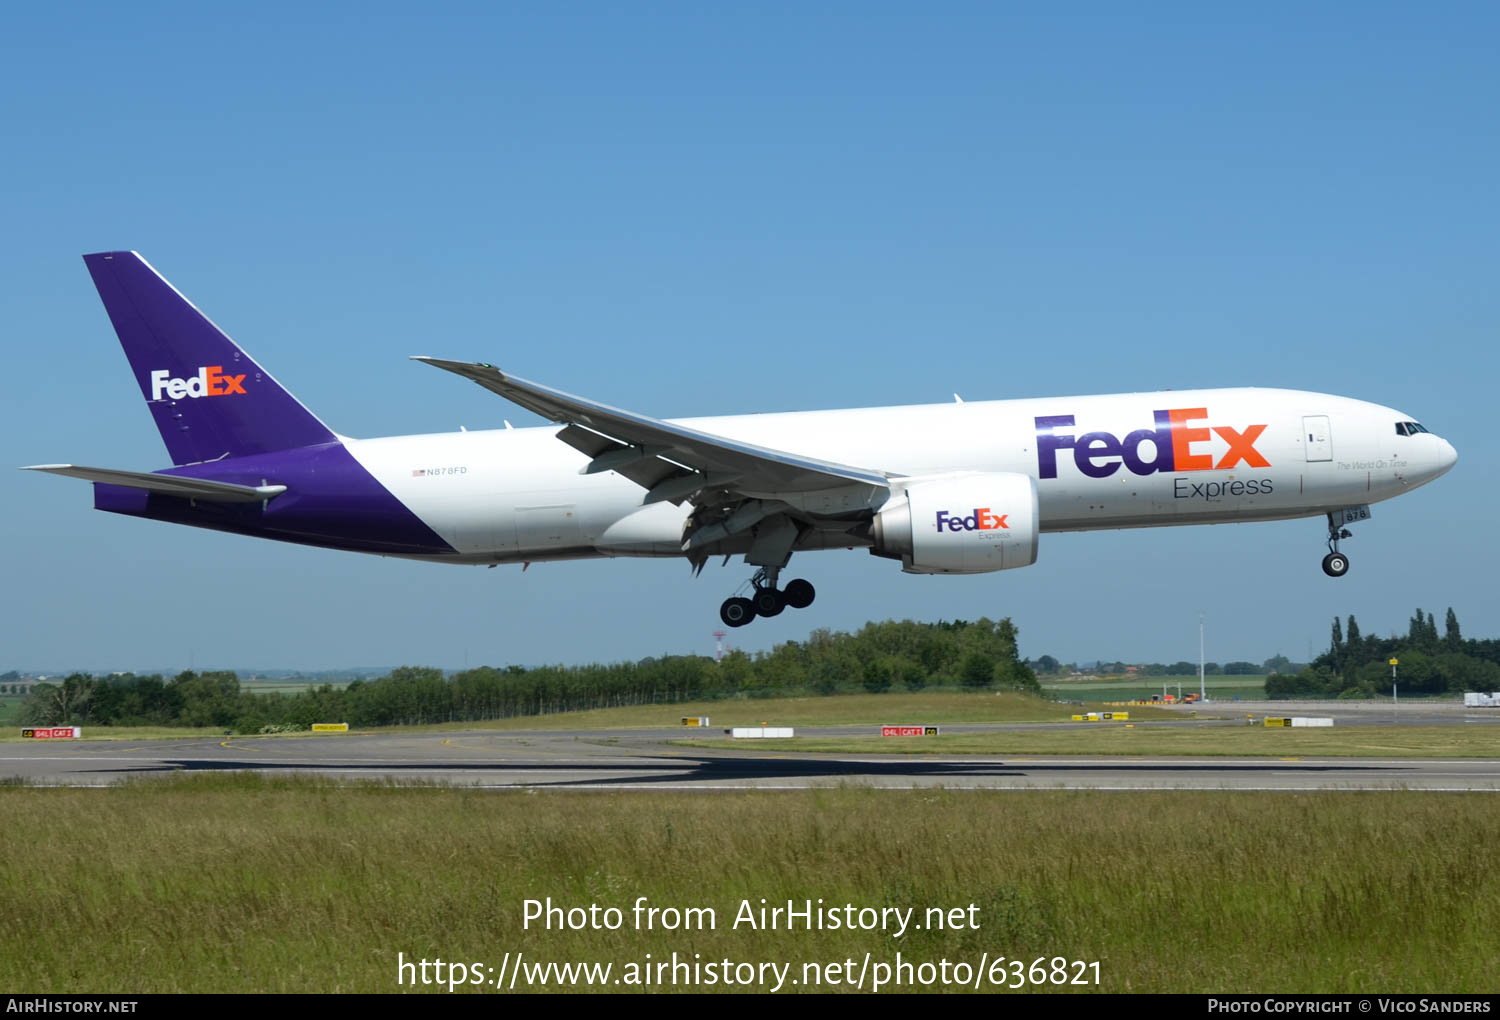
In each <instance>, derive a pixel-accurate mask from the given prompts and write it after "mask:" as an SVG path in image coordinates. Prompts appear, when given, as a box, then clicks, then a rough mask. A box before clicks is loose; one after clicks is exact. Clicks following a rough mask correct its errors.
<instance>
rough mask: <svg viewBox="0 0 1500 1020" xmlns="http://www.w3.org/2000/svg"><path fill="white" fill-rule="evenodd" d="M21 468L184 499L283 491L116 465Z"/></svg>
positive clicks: (252, 499)
mask: <svg viewBox="0 0 1500 1020" xmlns="http://www.w3.org/2000/svg"><path fill="white" fill-rule="evenodd" d="M21 470H22V471H46V472H47V473H48V474H54V475H66V476H67V477H69V478H82V479H84V480H85V481H89V482H104V483H105V484H107V485H123V486H125V487H126V488H129V489H145V490H146V491H147V492H159V493H162V494H163V495H167V496H179V497H182V498H184V499H200V500H203V501H204V502H208V503H259V502H260V501H261V500H265V499H270V498H271V497H272V496H279V495H281V494H282V493H283V492H285V491H286V486H285V485H235V484H233V483H231V482H211V481H208V480H207V479H204V478H185V477H183V476H181V475H158V474H153V473H152V472H149V471H121V470H119V469H117V468H97V467H84V466H83V465H81V464H31V465H29V466H27V467H23V468H22V469H21Z"/></svg>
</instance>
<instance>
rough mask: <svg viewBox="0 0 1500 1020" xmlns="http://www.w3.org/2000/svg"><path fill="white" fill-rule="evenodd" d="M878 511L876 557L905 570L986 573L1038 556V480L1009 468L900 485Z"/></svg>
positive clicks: (873, 531)
mask: <svg viewBox="0 0 1500 1020" xmlns="http://www.w3.org/2000/svg"><path fill="white" fill-rule="evenodd" d="M896 497H897V498H895V499H893V500H891V501H890V502H889V503H887V504H886V505H885V506H884V507H882V508H881V510H880V512H879V513H877V514H876V515H875V519H874V521H873V522H872V524H871V529H870V537H871V539H872V540H873V542H874V547H873V548H872V549H871V550H870V551H871V552H872V553H874V554H875V555H876V556H885V557H887V558H889V559H893V560H900V561H901V569H902V570H904V571H906V572H907V573H908V574H983V573H988V572H990V571H993V570H1011V569H1013V568H1015V567H1029V566H1031V564H1033V563H1035V562H1036V547H1037V539H1038V537H1039V533H1040V522H1039V520H1038V515H1037V491H1036V479H1035V478H1032V477H1031V476H1030V475H1023V474H1017V473H1014V472H996V473H985V474H962V475H945V476H940V477H937V478H930V479H921V480H913V481H911V482H908V483H905V485H904V488H900V489H897V491H896Z"/></svg>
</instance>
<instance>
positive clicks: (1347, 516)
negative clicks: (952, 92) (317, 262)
mask: <svg viewBox="0 0 1500 1020" xmlns="http://www.w3.org/2000/svg"><path fill="white" fill-rule="evenodd" d="M84 262H85V263H86V264H87V265H88V269H89V273H90V274H91V275H92V276H93V278H94V285H95V286H96V287H97V288H98V290H99V296H100V298H102V299H103V301H104V307H105V310H106V311H108V313H109V317H110V321H111V322H112V323H113V324H114V327H115V332H116V333H117V334H118V335H119V338H120V344H121V346H122V347H123V348H124V349H125V356H126V358H127V359H128V360H129V362H130V367H131V369H132V370H133V371H134V372H135V377H136V383H137V384H138V385H139V386H140V388H141V395H142V397H144V398H145V400H146V405H147V406H148V407H149V408H150V409H151V414H152V416H153V417H154V418H155V419H156V426H157V428H158V429H159V430H160V432H161V436H162V440H163V441H164V442H165V443H166V444H167V452H168V454H169V455H170V456H171V458H172V463H173V464H174V465H175V466H174V467H171V468H166V469H163V470H160V471H154V472H139V471H124V470H116V469H109V468H94V467H83V466H80V465H74V464H41V465H36V466H34V467H33V468H30V470H37V471H50V472H52V473H54V474H61V475H69V476H71V477H75V478H83V479H87V480H88V481H91V482H93V483H94V505H95V507H96V508H98V509H100V510H108V511H110V512H112V513H120V514H129V515H132V516H136V517H149V518H152V519H155V520H161V521H170V522H172V523H176V524H190V525H194V526H197V527H202V528H214V529H217V530H219V531H232V532H238V533H240V534H245V535H252V536H255V537H258V538H274V539H279V540H281V541H286V542H300V543H303V544H307V545H319V546H328V547H331V548H336V549H349V550H353V551H356V552H366V553H379V554H381V555H386V556H404V557H410V558H416V559H426V560H434V561H437V562H444V563H462V564H486V565H490V566H493V565H495V564H499V563H524V562H532V561H541V560H560V559H580V558H587V557H599V556H674V557H682V558H684V559H686V560H687V561H688V562H689V563H690V564H692V566H693V568H694V570H695V571H697V570H701V568H702V566H703V564H704V563H705V562H706V561H707V560H708V559H709V558H710V557H713V556H725V557H726V558H727V557H729V556H733V555H743V556H744V557H745V561H746V562H747V563H748V564H750V565H751V566H754V567H756V568H758V569H757V571H756V573H755V576H754V578H752V587H753V592H752V594H751V597H750V598H730V599H727V600H725V601H724V603H723V605H722V606H721V608H720V616H721V618H722V619H723V620H724V622H725V623H727V624H729V625H731V626H741V625H743V624H746V623H748V622H750V621H751V620H752V619H754V618H755V617H756V616H758V615H759V616H775V615H776V614H778V613H780V612H781V611H782V610H783V609H785V608H786V607H788V606H791V607H794V608H802V607H804V606H807V605H809V604H810V603H811V602H812V600H813V587H812V585H811V584H809V583H807V582H806V581H803V580H794V581H791V582H789V583H787V584H786V586H785V587H784V588H783V587H781V586H780V584H779V578H780V573H781V570H782V569H783V568H784V567H785V566H786V564H787V562H788V561H789V560H790V558H791V555H792V553H794V552H800V551H807V550H813V549H842V548H853V547H860V548H865V549H868V550H869V551H870V552H871V553H873V554H875V555H877V556H885V557H889V558H892V559H897V560H900V561H901V564H902V568H903V569H904V570H905V571H906V572H908V573H918V574H951V573H982V572H987V571H995V570H1006V569H1010V568H1013V567H1023V566H1028V565H1030V564H1032V563H1034V562H1035V561H1036V557H1037V543H1038V539H1039V536H1040V534H1041V533H1042V532H1044V531H1049V532H1050V531H1083V530H1093V529H1100V528H1136V527H1155V526H1161V525H1174V524H1216V523H1224V522H1230V521H1264V520H1277V519H1283V518H1290V517H1324V518H1326V520H1327V526H1328V539H1327V540H1328V547H1329V552H1328V555H1327V556H1325V557H1324V559H1323V570H1324V572H1325V573H1327V574H1328V575H1329V576H1332V577H1338V576H1342V575H1343V574H1344V573H1345V572H1346V571H1347V570H1348V563H1349V561H1348V559H1347V557H1345V556H1344V555H1343V554H1342V553H1341V552H1339V549H1338V545H1339V540H1340V539H1342V538H1348V537H1349V532H1348V531H1347V530H1346V525H1348V524H1349V523H1352V522H1354V521H1357V520H1363V519H1365V518H1367V517H1369V515H1370V510H1369V506H1370V504H1372V503H1376V502H1379V501H1380V500H1383V499H1389V498H1391V497H1392V496H1398V495H1400V494H1402V493H1404V492H1406V491H1408V490H1410V489H1413V488H1415V487H1417V486H1419V485H1423V484H1425V483H1427V482H1429V481H1431V480H1433V479H1434V478H1437V477H1438V476H1439V475H1442V474H1443V473H1444V472H1446V471H1447V470H1448V469H1449V468H1451V467H1452V466H1453V464H1454V463H1455V461H1456V460H1457V454H1456V453H1455V452H1454V450H1453V447H1452V446H1450V445H1449V444H1448V443H1447V442H1446V441H1445V440H1443V439H1440V438H1439V437H1437V436H1436V435H1433V434H1432V433H1430V432H1428V431H1427V429H1425V428H1424V427H1423V426H1422V425H1421V424H1419V423H1418V422H1417V421H1416V420H1415V419H1413V418H1412V417H1411V416H1410V415H1406V414H1402V413H1401V412H1399V411H1395V410H1392V409H1390V408H1388V407H1381V406H1379V405H1376V404H1370V403H1365V402H1363V401H1358V400H1351V399H1349V398H1346V397H1337V396H1330V395H1328V394H1322V393H1307V392H1301V391H1296V390H1277V389H1248V388H1239V389H1220V390H1186V391H1175V392H1163V393H1144V394H1119V395H1113V396H1092V397H1058V398H1047V399H1027V400H1003V401H985V402H969V403H964V402H960V401H957V400H955V402H954V403H952V404H933V405H921V406H907V407H881V408H858V409H852V410H842V411H808V412H795V413H784V414H759V415H741V416H736V417H724V418H698V419H680V420H661V419H656V418H648V417H646V416H644V415H639V414H634V413H632V412H629V411H623V410H620V409H618V408H614V407H609V406H607V405H604V404H599V403H595V402H593V401H590V400H585V399H583V398H581V397H575V396H572V395H570V394H567V393H563V392H561V391H559V390H554V389H551V388H550V387H547V386H542V385H539V384H537V383H532V382H528V381H526V380H524V379H518V378H516V377H515V376H512V375H508V374H506V373H503V372H501V371H500V370H499V369H497V368H495V367H494V366H492V365H486V364H476V363H470V362H459V361H444V360H440V359H437V358H418V359H416V360H418V361H423V362H426V363H427V364H430V365H433V366H435V367H438V368H442V369H446V370H447V371H450V372H454V373H456V374H458V375H461V376H465V377H467V378H469V379H471V380H473V381H474V382H476V383H478V384H479V385H481V386H483V387H485V388H486V389H489V390H492V391H493V392H495V393H498V394H499V395H501V396H503V397H505V398H507V399H508V400H511V401H513V402H515V403H517V404H519V405H521V406H522V407H525V408H527V409H528V410H531V411H534V412H536V413H537V414H539V415H541V416H542V417H544V418H547V419H549V420H551V421H553V422H556V423H558V424H559V425H561V426H562V428H561V429H558V428H556V427H554V426H548V427H544V428H528V429H512V428H509V427H507V428H505V429H500V430H494V431H483V432H458V433H443V434H437V435H422V436H397V437H392V438H387V439H351V438H349V437H347V436H342V435H339V434H338V433H336V432H334V431H332V430H331V429H329V428H328V426H326V425H324V424H323V422H322V421H320V420H319V419H318V417H317V416H316V415H315V414H313V413H312V412H311V411H309V410H308V409H307V408H306V407H304V406H302V404H301V403H299V402H298V400H297V399H296V398H295V397H294V396H292V395H291V393H289V392H287V390H286V389H284V388H283V387H282V386H281V384H280V383H278V382H277V381H276V380H275V379H274V378H272V376H271V375H270V373H268V372H266V371H265V370H264V369H263V368H262V367H261V366H260V365H259V364H257V363H256V362H255V361H254V360H253V359H252V358H251V357H250V356H249V355H248V354H246V353H245V352H244V351H243V350H242V349H241V348H240V347H239V345H237V344H236V343H235V342H234V341H233V340H231V339H229V337H228V336H226V335H225V333H224V332H223V330H221V329H219V328H218V327H217V326H215V325H214V324H213V322H212V321H210V320H209V319H208V317H207V316H205V315H204V314H203V313H202V312H200V311H198V309H197V308H195V307H194V306H193V305H192V303H191V302H189V301H188V300H187V299H186V298H185V297H183V296H182V295H181V294H179V293H178V292H177V290H176V289H175V288H174V287H173V286H172V285H171V284H170V283H168V282H167V281H166V280H165V279H164V278H163V277H162V276H161V275H160V274H159V273H157V272H156V270H155V269H153V268H152V267H151V266H150V265H149V264H148V263H147V262H146V260H145V259H143V258H141V257H140V256H139V255H137V254H136V253H135V252H101V253H99V254H96V255H85V256H84Z"/></svg>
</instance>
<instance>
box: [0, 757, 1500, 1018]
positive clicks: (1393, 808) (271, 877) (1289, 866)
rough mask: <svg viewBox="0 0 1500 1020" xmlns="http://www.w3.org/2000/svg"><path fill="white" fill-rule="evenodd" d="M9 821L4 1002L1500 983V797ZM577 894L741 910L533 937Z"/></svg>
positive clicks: (1085, 799) (910, 798)
mask: <svg viewBox="0 0 1500 1020" xmlns="http://www.w3.org/2000/svg"><path fill="white" fill-rule="evenodd" d="M0 811H3V812H4V817H5V819H6V823H7V824H6V825H5V826H3V827H0V986H3V987H7V988H24V989H26V990H28V991H30V992H37V993H63V992H104V991H109V992H115V993H122V994H133V993H145V992H178V991H191V992H244V991H314V992H390V991H395V990H397V984H396V978H397V973H396V963H397V953H398V952H399V953H403V954H405V956H406V958H407V959H411V958H413V957H415V958H418V959H420V958H423V957H425V958H428V959H434V958H437V957H441V958H443V959H445V960H461V961H475V962H481V963H483V964H486V965H492V966H499V964H500V961H501V959H502V957H503V956H504V955H505V954H506V953H507V952H511V953H514V952H516V951H522V952H524V953H526V954H527V957H528V959H530V960H532V961H534V962H544V961H549V960H550V961H568V960H587V961H600V962H612V963H614V964H615V966H616V968H619V967H621V966H623V965H624V964H625V963H627V962H629V961H637V962H639V961H642V960H643V959H644V958H645V954H646V953H650V954H651V958H652V959H653V960H661V959H662V958H663V957H668V958H669V957H670V955H671V953H672V952H673V951H676V952H677V953H679V954H681V955H684V956H686V957H688V958H691V956H692V954H694V953H697V954H700V956H701V958H702V959H703V960H710V959H713V960H718V959H722V958H725V957H727V958H729V959H730V960H731V961H736V962H739V961H751V962H754V961H766V960H771V961H789V962H792V963H793V964H795V965H796V967H795V968H794V971H793V973H794V975H796V976H801V970H800V967H801V964H802V963H803V962H806V961H823V962H830V961H834V960H843V959H846V958H853V959H854V960H856V961H860V960H863V958H864V954H865V953H866V952H870V953H872V954H873V955H874V959H875V960H876V961H877V962H878V961H882V960H884V961H891V960H893V959H894V957H895V954H896V952H897V951H900V952H901V954H902V956H903V958H904V959H906V960H908V961H917V962H925V961H931V962H936V961H938V960H940V959H942V958H947V959H949V960H950V961H955V960H968V961H970V962H971V963H972V962H977V961H978V960H979V958H980V956H981V954H983V953H988V954H989V955H990V958H991V959H993V958H994V957H995V956H997V955H999V956H1004V957H1006V958H1008V959H1021V960H1025V961H1028V962H1029V961H1031V960H1032V959H1034V958H1036V957H1038V956H1044V957H1053V956H1064V957H1066V958H1068V959H1081V960H1087V961H1093V960H1098V961H1099V973H1100V976H1101V978H1102V981H1101V985H1100V987H1101V989H1102V990H1104V991H1111V992H1128V991H1172V992H1199V993H1202V992H1208V991H1218V992H1247V993H1248V992H1259V993H1269V992H1375V991H1385V992H1436V991H1443V992H1481V993H1482V992H1489V991H1493V989H1494V980H1495V979H1494V932H1495V928H1496V923H1497V919H1500V885H1497V884H1496V883H1494V882H1487V881H1484V868H1483V862H1484V861H1486V860H1488V859H1489V857H1490V856H1491V855H1492V853H1493V848H1494V847H1495V846H1496V845H1500V800H1497V799H1496V798H1495V797H1493V796H1490V795H1484V794H1415V793H1412V794H1408V793H1384V794H1375V793H1308V794H1254V793H1238V794H1227V793H1217V792H1202V793H1196V792H1194V793H1188V792H1176V793H1138V794H1108V793H1099V792H1064V791H1046V792H1016V793H976V792H961V791H941V790H935V791H881V790H870V789H859V788H845V789H834V790H820V791H805V792H788V793H776V792H756V791H743V792H741V791H736V792H722V793H717V794H709V795H701V796H683V795H677V794H653V793H638V794H615V795H610V794H589V793H573V794H561V793H540V794H537V793H517V794H510V795H506V794H494V793H485V792H480V791H462V790H453V789H431V788H416V787H395V786H357V787H347V786H345V787H340V786H335V785H332V784H326V783H322V782H317V781H309V780H269V779H263V778H260V777H255V776H193V777H185V778H177V779H170V780H165V781H157V782H151V783H136V784H129V785H127V786H125V787H123V788H116V789H111V790H83V789H40V788H27V787H13V786H0ZM39 834H44V835H39ZM39 839H41V840H44V841H43V842H40V843H39ZM549 896H550V897H551V898H552V899H553V900H554V902H556V903H558V904H561V905H565V906H573V905H579V906H584V907H587V906H588V905H589V904H590V903H597V904H599V905H600V906H601V907H608V906H614V907H619V908H622V909H624V910H626V911H627V917H628V916H629V915H628V910H629V907H630V905H631V904H632V903H634V902H635V899H636V897H638V896H645V897H648V901H649V903H650V904H652V905H656V906H668V905H673V906H678V907H687V906H695V907H712V908H714V909H715V910H716V911H717V920H718V925H717V927H716V928H715V930H712V931H702V932H692V933H685V932H676V933H671V932H662V931H653V932H637V931H634V930H632V929H631V928H630V926H629V923H628V921H627V924H626V927H625V928H623V929H621V930H619V931H614V932H609V931H588V930H585V931H557V930H554V931H550V932H549V931H544V930H537V928H535V927H533V928H532V929H531V930H529V931H528V930H523V927H522V901H523V900H525V899H529V898H530V899H545V898H546V897H549ZM762 897H764V898H765V899H766V900H768V901H769V902H770V903H772V904H774V903H777V902H782V903H784V902H785V901H786V900H787V899H793V900H796V901H802V900H804V899H812V900H814V901H816V900H817V899H819V898H822V899H823V900H824V902H825V904H826V905H835V904H837V905H842V904H845V903H852V904H854V905H856V906H875V907H881V906H897V907H903V908H905V907H916V908H918V914H919V915H921V914H923V912H924V911H925V910H926V909H927V908H929V907H945V908H946V907H967V906H968V905H969V904H971V903H972V904H975V905H977V907H978V913H977V919H978V922H979V927H978V930H973V931H970V930H951V931H936V930H920V931H919V930H912V931H909V932H908V933H907V934H906V935H905V936H904V937H903V938H900V939H897V938H893V937H892V936H891V935H888V934H887V935H882V934H880V933H878V932H875V933H867V932H848V931H843V930H840V931H821V932H820V931H814V932H804V931H795V932H787V931H784V930H783V931H775V932H770V931H756V930H747V929H745V928H743V927H742V928H741V929H740V930H738V931H736V930H732V929H731V928H730V925H731V922H732V919H733V916H734V914H735V911H736V909H737V907H738V905H739V903H740V901H741V900H749V901H750V902H751V904H752V905H755V906H758V905H759V901H760V899H761V898H762ZM615 973H616V974H618V973H619V971H618V969H617V970H616V972H615ZM721 987H722V986H721ZM799 987H801V986H799ZM518 990H519V988H518ZM708 990H715V989H708Z"/></svg>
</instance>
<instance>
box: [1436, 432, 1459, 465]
mask: <svg viewBox="0 0 1500 1020" xmlns="http://www.w3.org/2000/svg"><path fill="white" fill-rule="evenodd" d="M1438 443H1440V444H1441V445H1440V446H1439V447H1438V458H1437V462H1438V474H1444V473H1446V472H1447V471H1448V469H1449V468H1451V467H1453V465H1455V464H1457V463H1458V451H1457V450H1455V449H1454V448H1453V444H1452V443H1450V442H1448V440H1446V439H1443V438H1442V437H1441V436H1439V437H1438Z"/></svg>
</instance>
